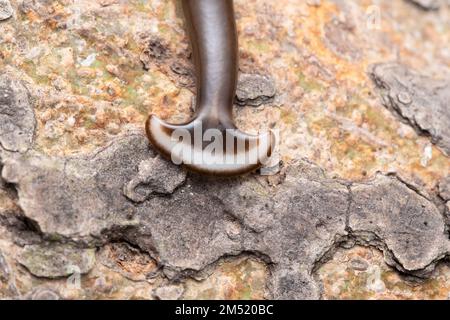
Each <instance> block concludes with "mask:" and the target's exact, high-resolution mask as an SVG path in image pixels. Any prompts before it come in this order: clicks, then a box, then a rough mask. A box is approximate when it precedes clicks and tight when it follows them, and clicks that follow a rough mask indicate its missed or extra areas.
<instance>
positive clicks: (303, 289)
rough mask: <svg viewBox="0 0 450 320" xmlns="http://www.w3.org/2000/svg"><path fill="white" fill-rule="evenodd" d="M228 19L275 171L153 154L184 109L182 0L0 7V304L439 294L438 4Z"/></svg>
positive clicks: (243, 112)
mask: <svg viewBox="0 0 450 320" xmlns="http://www.w3.org/2000/svg"><path fill="white" fill-rule="evenodd" d="M235 4H236V14H237V25H238V33H239V42H240V45H239V48H240V78H239V84H238V90H237V95H236V107H235V114H236V118H237V122H238V125H239V126H240V128H242V129H243V130H245V131H247V132H252V130H253V132H255V131H256V130H258V129H266V128H276V129H279V131H280V143H279V147H278V149H277V150H276V152H277V154H278V155H279V156H280V159H281V163H280V166H279V169H278V170H273V168H272V170H271V173H272V175H269V176H267V175H260V174H259V173H258V172H256V173H254V174H250V175H247V176H244V177H240V178H233V179H218V178H213V177H202V176H198V175H196V174H191V173H187V172H185V171H184V170H183V169H182V168H180V167H177V166H174V165H173V164H171V163H170V162H168V161H166V160H163V159H162V158H160V156H158V155H157V154H156V153H155V151H154V150H153V149H152V147H151V146H150V145H149V144H148V141H147V139H146V137H145V136H144V134H143V124H144V120H145V117H146V116H147V115H148V114H149V113H150V112H153V113H156V114H158V115H159V116H161V117H163V118H165V119H167V120H168V121H174V122H176V121H178V122H179V121H183V120H186V119H188V118H189V117H190V115H191V114H192V109H191V106H192V105H193V103H192V101H193V99H195V98H194V96H193V92H194V89H195V79H194V78H193V70H192V64H191V61H190V49H189V46H188V41H187V38H186V35H185V33H184V28H183V23H182V17H181V15H180V10H179V7H178V4H177V2H175V1H144V0H130V1H122V0H112V1H104V0H102V1H84V0H80V1H70V0H64V1H63V0H60V1H56V0H55V1H40V0H35V1H29V0H23V1H0V68H1V71H0V72H1V74H0V160H1V163H0V169H1V178H0V297H1V298H11V299H18V298H24V299H60V298H62V299H70V298H81V299H88V298H94V299H95V298H111V299H114V298H126V299H136V298H144V299H185V298H188V299H201V298H232V299H248V298H255V299H263V298H275V299H307V298H314V299H319V298H323V299H327V298H386V297H387V298H399V299H404V298H447V297H448V295H449V292H450V280H449V279H450V270H449V267H448V262H447V257H448V256H449V255H450V239H449V232H448V223H449V210H450V209H449V208H450V185H449V175H448V174H449V171H450V162H449V159H448V154H449V150H450V131H449V128H450V126H449V123H450V113H449V110H450V109H449V108H450V106H449V101H450V86H449V84H450V72H449V70H450V69H449V67H450V55H449V52H448V43H449V41H450V39H449V34H450V29H449V21H450V9H449V6H448V4H447V2H445V1H407V0H404V1H396V2H393V3H392V1H379V2H377V4H378V5H376V6H375V5H374V4H371V3H370V2H366V1H352V2H348V1H340V0H335V1H331V0H330V1H324V0H322V1H314V2H309V1H304V2H302V1H301V2H299V1H291V0H282V1H277V2H273V1H259V0H258V1H235ZM8 12H9V13H8ZM8 14H9V16H8Z"/></svg>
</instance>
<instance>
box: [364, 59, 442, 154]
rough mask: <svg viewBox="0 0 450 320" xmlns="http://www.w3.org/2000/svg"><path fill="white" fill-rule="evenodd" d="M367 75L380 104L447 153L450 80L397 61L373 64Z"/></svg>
mask: <svg viewBox="0 0 450 320" xmlns="http://www.w3.org/2000/svg"><path fill="white" fill-rule="evenodd" d="M369 74H370V76H371V77H372V79H373V80H374V83H375V85H376V86H377V87H378V89H379V90H380V92H381V95H382V98H383V104H384V105H385V106H386V107H387V108H389V109H390V110H392V111H393V112H395V113H396V114H398V115H399V116H400V117H401V119H402V120H403V121H405V122H408V123H409V124H410V125H411V126H413V127H414V128H415V129H416V130H417V131H418V132H419V133H422V134H425V135H430V136H431V141H432V142H433V143H435V144H436V145H437V146H439V147H440V148H441V149H442V151H443V152H444V153H445V154H447V155H449V154H450V126H449V125H448V124H449V123H450V108H449V101H450V80H449V79H443V80H437V79H433V78H429V77H426V76H423V75H421V74H419V73H417V72H416V71H413V70H411V69H409V68H407V67H406V66H404V65H401V64H398V63H383V64H375V65H373V66H372V67H371V68H370V71H369Z"/></svg>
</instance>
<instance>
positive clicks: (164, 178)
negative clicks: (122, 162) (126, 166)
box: [124, 156, 186, 202]
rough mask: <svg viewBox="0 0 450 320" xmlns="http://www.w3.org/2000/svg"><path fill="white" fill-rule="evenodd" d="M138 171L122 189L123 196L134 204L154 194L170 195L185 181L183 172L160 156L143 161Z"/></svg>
mask: <svg viewBox="0 0 450 320" xmlns="http://www.w3.org/2000/svg"><path fill="white" fill-rule="evenodd" d="M138 170H139V171H138V173H137V175H136V176H135V177H134V178H133V179H131V180H130V182H128V183H127V185H126V186H125V188H124V194H125V195H126V196H127V197H128V198H129V199H131V200H133V201H135V202H143V201H145V200H146V199H147V198H148V197H149V196H150V195H151V194H154V193H157V194H171V193H173V192H174V190H175V189H176V188H177V187H178V186H180V185H181V184H182V183H183V182H184V181H185V180H186V171H185V170H183V169H182V168H181V167H179V166H175V165H174V164H172V163H171V162H169V161H166V160H163V159H161V157H160V156H156V157H155V158H151V159H146V160H143V161H142V162H141V163H140V164H139V169H138Z"/></svg>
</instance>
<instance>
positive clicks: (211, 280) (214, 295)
mask: <svg viewBox="0 0 450 320" xmlns="http://www.w3.org/2000/svg"><path fill="white" fill-rule="evenodd" d="M267 272H268V271H267V268H266V267H265V266H264V264H262V263H260V262H257V261H255V260H253V259H249V258H245V259H237V260H235V261H229V262H225V263H222V264H220V265H219V266H218V267H217V268H216V269H215V270H214V272H213V274H211V275H210V276H209V277H208V278H206V279H205V280H202V281H195V280H188V281H187V282H186V291H185V294H184V297H183V298H184V299H228V300H238V299H239V300H242V299H245V300H248V299H263V298H264V291H265V286H266V278H267Z"/></svg>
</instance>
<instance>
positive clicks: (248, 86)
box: [236, 74, 276, 107]
mask: <svg viewBox="0 0 450 320" xmlns="http://www.w3.org/2000/svg"><path fill="white" fill-rule="evenodd" d="M275 94H276V88H275V83H274V80H273V79H272V78H270V77H268V76H262V75H259V74H240V75H239V80H238V84H237V90H236V103H237V104H238V105H242V106H245V105H248V106H253V107H257V106H260V105H262V104H267V103H270V102H272V101H273V98H274V96H275Z"/></svg>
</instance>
